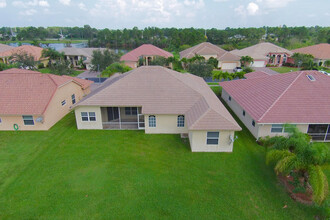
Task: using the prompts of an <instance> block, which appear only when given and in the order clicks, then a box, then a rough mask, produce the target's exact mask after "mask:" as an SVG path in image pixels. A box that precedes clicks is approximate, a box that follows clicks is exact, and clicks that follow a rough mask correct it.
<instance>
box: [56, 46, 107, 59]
mask: <svg viewBox="0 0 330 220" xmlns="http://www.w3.org/2000/svg"><path fill="white" fill-rule="evenodd" d="M94 50H100V51H105V50H108V49H107V48H92V47H88V48H76V47H66V48H63V49H61V50H59V52H63V53H64V54H65V55H67V56H85V57H92V55H93V51H94Z"/></svg>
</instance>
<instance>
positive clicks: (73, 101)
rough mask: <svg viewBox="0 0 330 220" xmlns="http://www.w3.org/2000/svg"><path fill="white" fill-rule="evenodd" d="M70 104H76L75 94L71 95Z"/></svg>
mask: <svg viewBox="0 0 330 220" xmlns="http://www.w3.org/2000/svg"><path fill="white" fill-rule="evenodd" d="M71 102H72V105H74V104H75V103H76V95H75V94H72V95H71Z"/></svg>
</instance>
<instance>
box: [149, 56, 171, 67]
mask: <svg viewBox="0 0 330 220" xmlns="http://www.w3.org/2000/svg"><path fill="white" fill-rule="evenodd" d="M149 65H150V66H168V65H169V62H168V60H167V59H166V58H165V57H162V56H156V57H155V58H154V59H153V60H152V61H151V62H150V63H149Z"/></svg>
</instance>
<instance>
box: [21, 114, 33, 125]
mask: <svg viewBox="0 0 330 220" xmlns="http://www.w3.org/2000/svg"><path fill="white" fill-rule="evenodd" d="M27 118H28V119H27ZM22 119H23V123H24V125H27V126H31V125H34V119H33V116H32V115H22ZM26 121H32V124H26Z"/></svg>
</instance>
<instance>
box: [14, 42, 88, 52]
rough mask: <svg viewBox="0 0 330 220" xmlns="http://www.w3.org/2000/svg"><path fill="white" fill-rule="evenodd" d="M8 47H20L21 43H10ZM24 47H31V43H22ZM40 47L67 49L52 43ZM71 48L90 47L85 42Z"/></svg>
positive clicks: (63, 45)
mask: <svg viewBox="0 0 330 220" xmlns="http://www.w3.org/2000/svg"><path fill="white" fill-rule="evenodd" d="M8 45H10V46H13V47H18V46H19V43H17V42H16V43H9V44H8ZM22 45H31V44H30V43H22ZM40 46H41V47H42V48H46V47H51V48H54V49H55V50H61V49H63V48H65V47H66V44H64V43H51V44H48V45H46V44H40ZM71 47H75V48H85V47H88V45H87V42H83V43H73V44H71Z"/></svg>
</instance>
